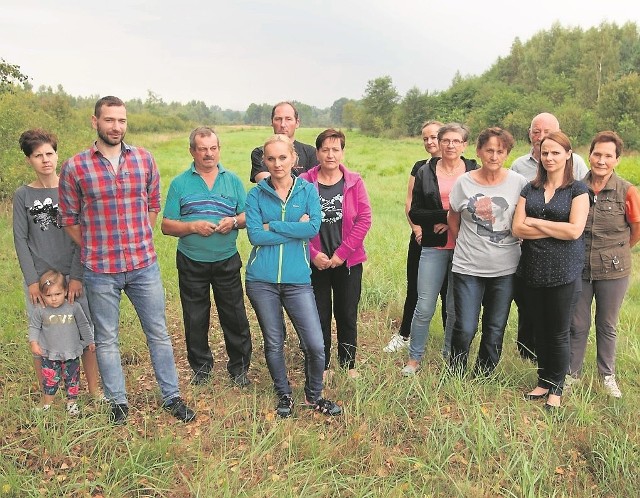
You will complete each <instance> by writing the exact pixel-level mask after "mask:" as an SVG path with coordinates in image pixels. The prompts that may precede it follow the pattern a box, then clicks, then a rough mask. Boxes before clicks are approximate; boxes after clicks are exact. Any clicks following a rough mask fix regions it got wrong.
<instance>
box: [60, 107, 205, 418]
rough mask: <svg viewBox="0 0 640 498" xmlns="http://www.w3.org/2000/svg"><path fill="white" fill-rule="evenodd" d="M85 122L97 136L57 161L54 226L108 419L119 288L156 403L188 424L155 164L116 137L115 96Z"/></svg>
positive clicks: (123, 124) (122, 116) (116, 377)
mask: <svg viewBox="0 0 640 498" xmlns="http://www.w3.org/2000/svg"><path fill="white" fill-rule="evenodd" d="M92 123H93V128H94V129H95V130H96V131H97V134H98V138H97V140H96V142H95V143H94V145H93V147H91V148H90V149H88V150H85V151H84V152H81V153H79V154H76V155H75V156H74V157H72V158H71V159H69V160H68V161H66V162H65V163H64V164H63V165H62V170H61V172H60V183H59V196H60V200H59V210H60V213H61V217H62V225H63V226H64V227H65V230H66V231H67V232H68V233H69V235H70V236H71V238H72V239H73V240H74V242H75V243H76V244H78V245H79V246H80V248H81V259H82V263H83V265H84V286H85V289H86V292H87V297H88V299H89V307H90V309H91V316H92V318H93V320H94V324H95V340H96V353H97V357H98V367H99V369H100V376H101V378H102V383H103V386H104V391H105V395H106V397H107V398H108V399H109V401H110V402H111V420H112V422H114V423H116V424H123V423H125V422H126V419H127V415H128V412H129V408H128V403H127V397H126V389H125V379H124V373H123V370H122V363H121V359H120V347H119V339H118V335H119V328H118V324H119V319H120V299H121V297H122V292H124V293H125V294H126V295H127V296H128V297H129V300H130V301H131V303H132V304H133V306H134V308H135V310H136V313H137V314H138V318H139V319H140V324H141V325H142V330H143V331H144V333H145V335H146V338H147V344H148V346H149V352H150V353H151V364H152V365H153V369H154V372H155V375H156V379H157V381H158V384H159V386H160V390H161V392H162V406H163V408H164V409H166V410H167V411H169V412H170V413H171V414H172V415H174V416H175V417H176V418H178V419H179V420H182V421H184V422H189V421H191V420H193V419H194V418H195V413H194V412H193V411H192V410H191V409H190V408H188V407H187V406H186V405H185V403H184V401H183V400H182V398H181V397H180V390H179V387H178V374H177V371H176V366H175V361H174V357H173V346H172V345H171V338H170V337H169V334H168V332H167V325H166V318H165V309H164V288H163V285H162V280H161V278H160V270H159V268H158V263H157V256H156V252H155V249H154V245H153V225H154V224H155V221H156V218H157V216H158V212H159V211H160V175H159V173H158V168H157V166H156V164H155V161H154V159H153V156H152V155H151V154H150V153H149V152H147V151H146V150H144V149H142V148H138V147H132V146H130V145H127V144H125V143H124V142H123V139H124V136H125V133H126V131H127V110H126V109H125V106H124V102H122V100H120V99H119V98H117V97H112V96H109V97H103V98H101V99H100V100H98V102H97V103H96V107H95V113H94V116H93V117H92Z"/></svg>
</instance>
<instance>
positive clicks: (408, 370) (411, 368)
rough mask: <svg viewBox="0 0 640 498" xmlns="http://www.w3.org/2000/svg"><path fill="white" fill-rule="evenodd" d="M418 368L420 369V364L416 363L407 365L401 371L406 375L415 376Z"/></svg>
mask: <svg viewBox="0 0 640 498" xmlns="http://www.w3.org/2000/svg"><path fill="white" fill-rule="evenodd" d="M418 370H420V365H416V366H415V367H414V366H413V365H405V366H404V368H403V369H402V370H400V373H401V374H402V375H403V376H404V377H413V376H414V375H415V374H416V372H417V371H418Z"/></svg>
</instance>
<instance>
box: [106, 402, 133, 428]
mask: <svg viewBox="0 0 640 498" xmlns="http://www.w3.org/2000/svg"><path fill="white" fill-rule="evenodd" d="M128 415H129V406H128V405H127V404H124V403H122V404H118V403H114V404H112V405H111V413H110V414H109V421H110V422H111V423H112V424H113V425H125V424H126V423H127V416H128Z"/></svg>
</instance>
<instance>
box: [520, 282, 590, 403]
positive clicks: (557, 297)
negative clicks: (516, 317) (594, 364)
mask: <svg viewBox="0 0 640 498" xmlns="http://www.w3.org/2000/svg"><path fill="white" fill-rule="evenodd" d="M581 288H582V279H581V278H577V279H576V280H575V281H573V282H571V283H569V284H565V285H559V286H557V287H528V286H527V287H526V288H525V292H524V298H525V306H526V307H527V308H528V309H530V310H532V312H531V313H530V317H531V327H532V329H533V333H534V334H535V340H536V345H537V348H536V351H537V354H538V386H539V387H542V388H544V389H549V392H550V393H551V394H556V395H558V396H561V395H562V388H563V386H564V377H565V375H566V374H567V372H568V371H569V358H570V345H569V329H570V326H571V318H572V317H573V310H574V309H575V305H576V302H577V300H578V298H579V297H580V289H581ZM533 310H536V312H535V313H533Z"/></svg>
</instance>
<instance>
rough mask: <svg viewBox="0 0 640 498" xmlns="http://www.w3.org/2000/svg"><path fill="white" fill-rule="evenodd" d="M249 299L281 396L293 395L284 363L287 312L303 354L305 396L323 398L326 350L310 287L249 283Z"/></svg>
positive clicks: (314, 398)
mask: <svg viewBox="0 0 640 498" xmlns="http://www.w3.org/2000/svg"><path fill="white" fill-rule="evenodd" d="M246 285H247V296H248V297H249V301H251V305H252V306H253V309H254V310H255V312H256V316H257V317H258V323H259V324H260V329H261V330H262V338H263V339H264V356H265V359H266V360H267V367H268V368H269V373H270V374H271V378H272V379H273V386H274V389H275V391H276V394H277V395H278V396H282V395H284V394H289V395H290V394H291V392H292V391H291V385H290V384H289V379H288V377H287V366H286V364H285V361H284V332H283V330H282V321H283V320H284V313H283V312H282V308H283V307H284V309H285V310H286V311H287V315H289V318H290V319H291V322H292V323H293V328H294V329H295V331H296V333H297V334H298V338H299V339H300V348H301V349H302V352H303V353H304V374H305V379H306V380H305V384H304V393H305V396H306V397H307V401H316V400H317V399H318V398H320V396H321V395H322V372H323V370H324V347H323V342H322V328H321V327H320V319H319V318H318V310H317V308H316V302H315V299H314V297H313V288H312V287H311V285H294V284H271V283H267V282H247V284H246Z"/></svg>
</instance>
